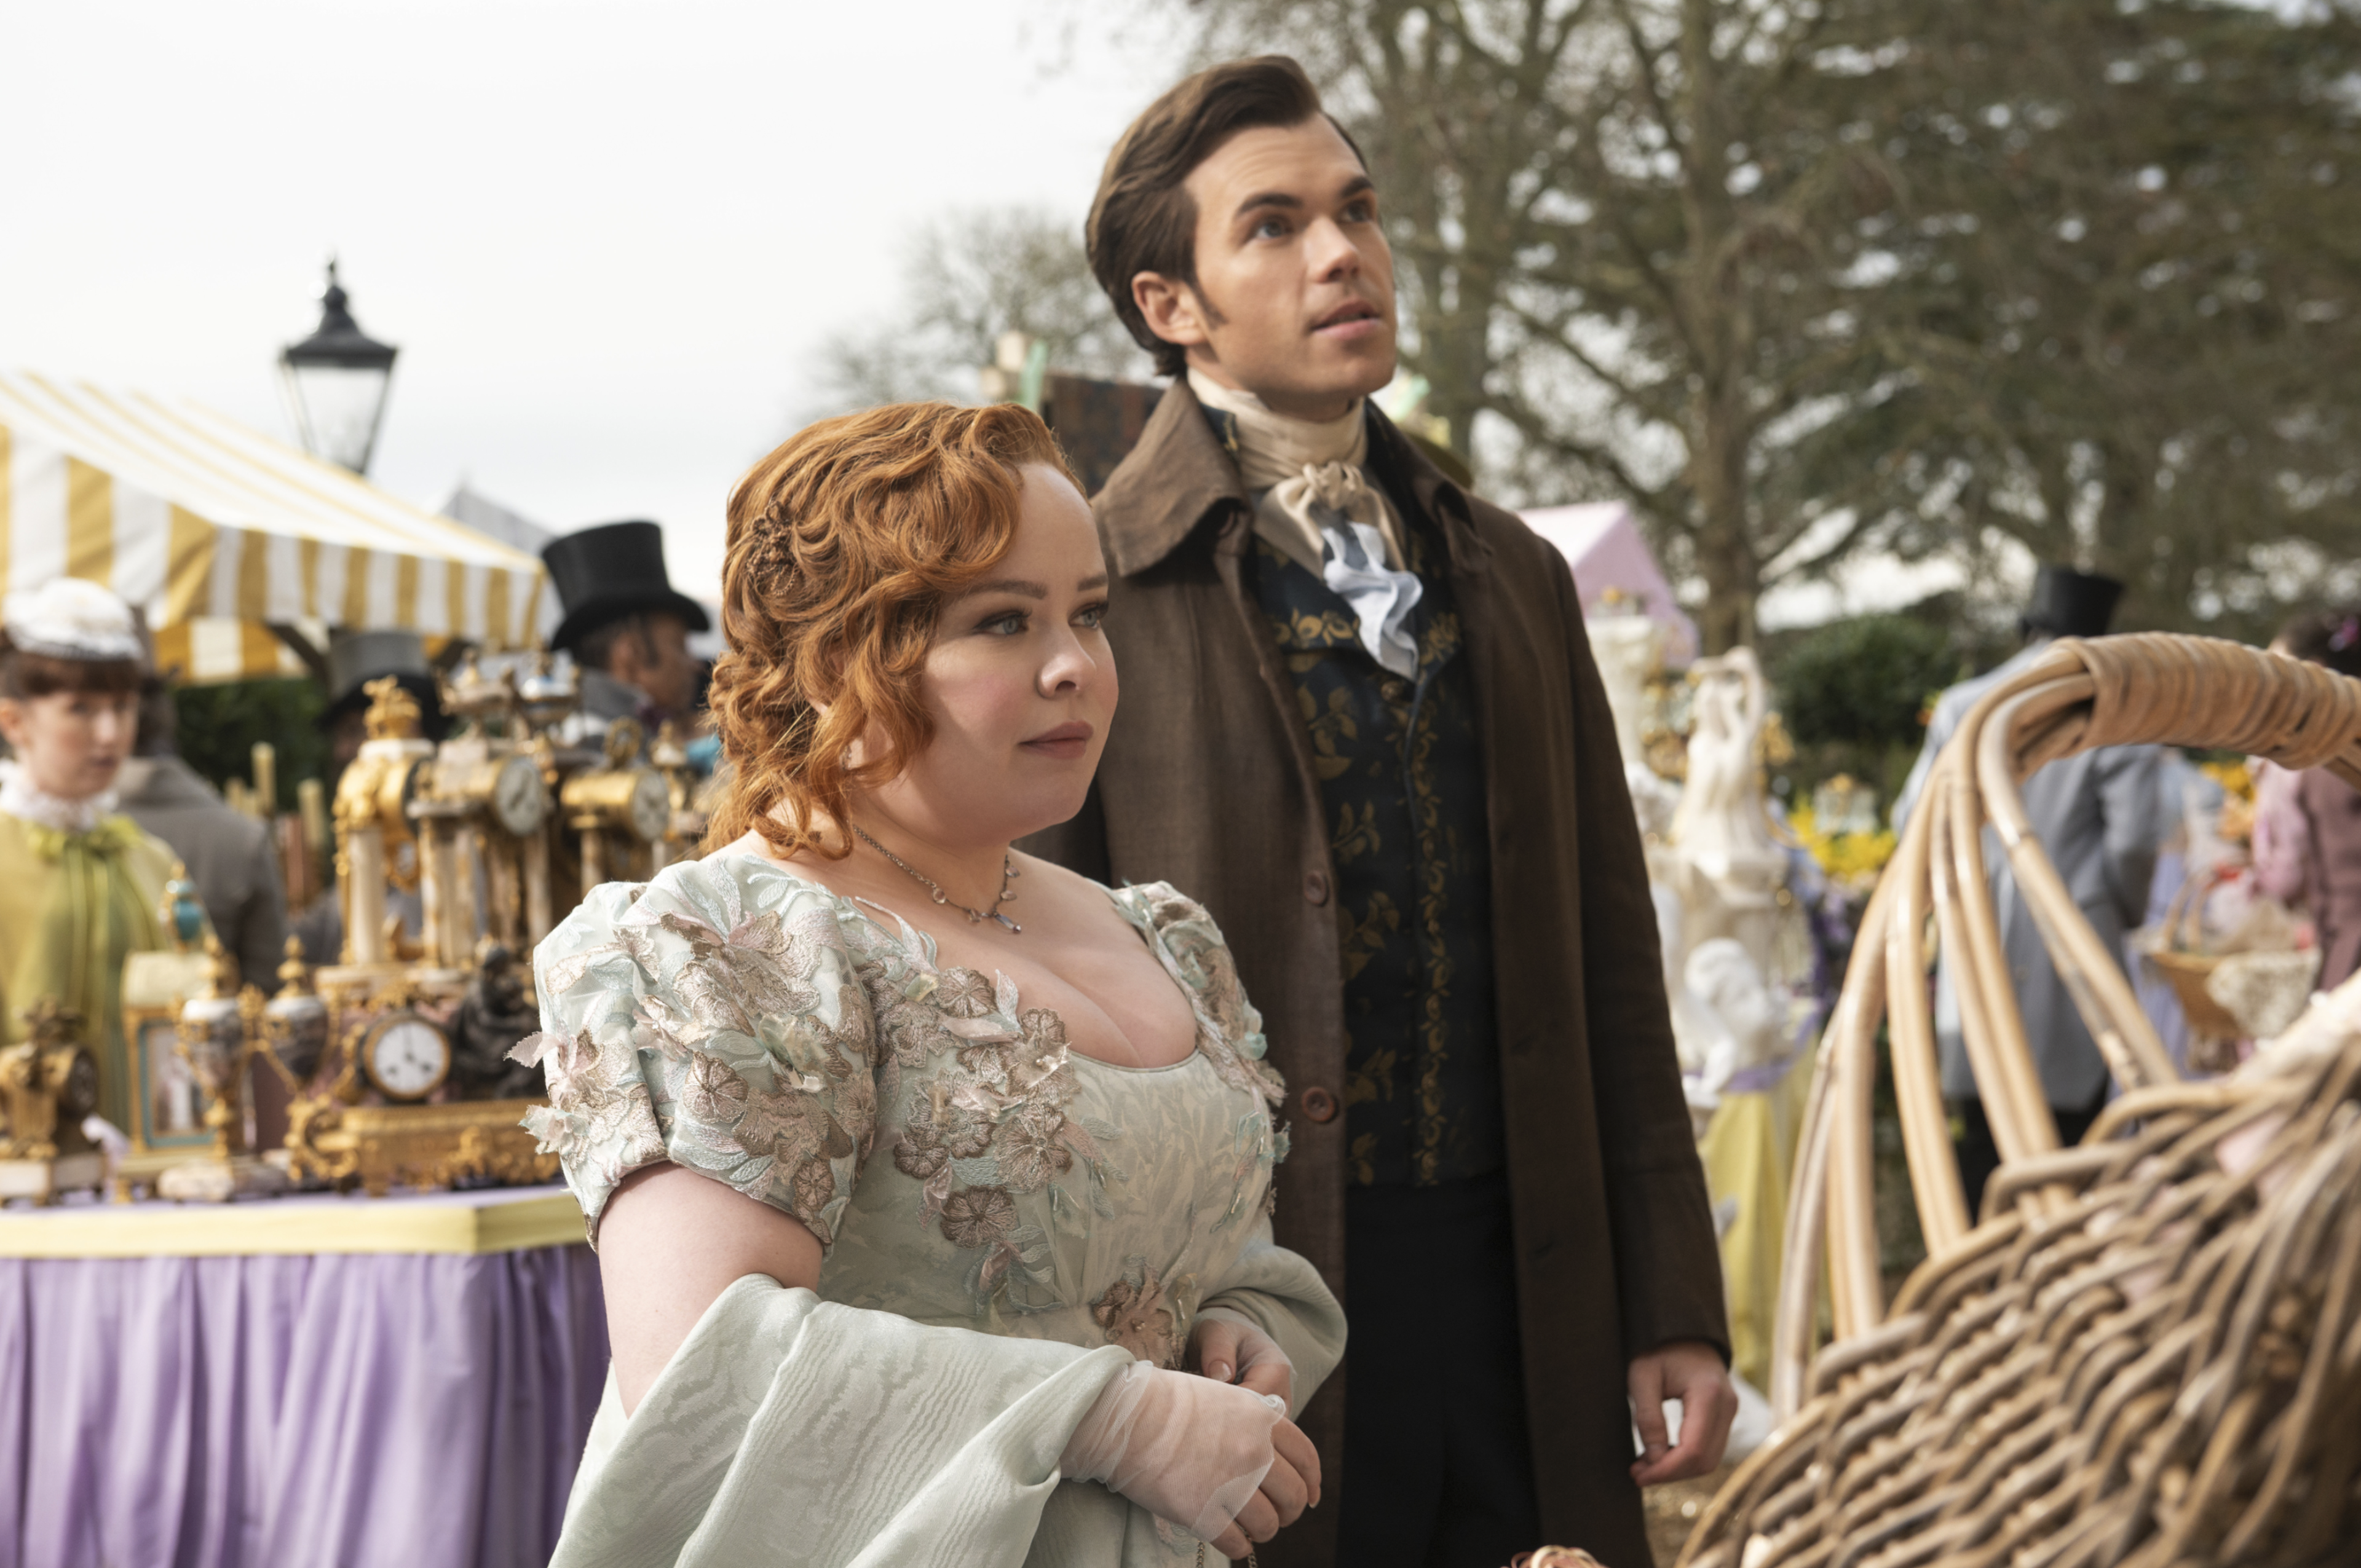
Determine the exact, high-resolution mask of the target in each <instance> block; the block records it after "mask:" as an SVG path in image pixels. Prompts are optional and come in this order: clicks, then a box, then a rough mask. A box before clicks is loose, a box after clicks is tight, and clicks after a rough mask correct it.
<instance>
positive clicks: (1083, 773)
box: [875, 464, 1115, 845]
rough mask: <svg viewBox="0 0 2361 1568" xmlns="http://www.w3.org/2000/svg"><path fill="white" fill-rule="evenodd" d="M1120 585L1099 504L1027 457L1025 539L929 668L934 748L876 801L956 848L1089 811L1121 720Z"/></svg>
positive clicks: (963, 605) (947, 635)
mask: <svg viewBox="0 0 2361 1568" xmlns="http://www.w3.org/2000/svg"><path fill="white" fill-rule="evenodd" d="M1106 593H1107V570H1106V559H1105V557H1104V555H1102V554H1100V553H1099V536H1098V529H1097V528H1096V527H1095V526H1094V525H1093V522H1092V521H1091V509H1090V507H1089V506H1088V505H1087V504H1085V503H1084V501H1083V500H1082V496H1081V494H1080V493H1079V492H1078V491H1076V490H1075V488H1074V487H1073V485H1072V484H1071V482H1069V481H1068V480H1067V478H1066V477H1065V476H1064V475H1062V474H1060V473H1059V472H1058V471H1057V470H1056V469H1054V468H1050V467H1048V466H1042V465H1038V464H1031V465H1027V466H1026V468H1025V489H1024V495H1023V499H1022V501H1021V503H1020V505H1019V509H1018V513H1017V523H1016V542H1015V544H1014V547H1013V548H1011V549H1010V551H1009V553H1008V554H1007V556H1006V558H1005V559H1004V560H1003V561H1002V562H1001V563H1000V565H998V566H997V567H995V568H994V570H993V572H992V575H991V576H990V577H989V578H987V579H986V580H985V581H983V582H982V583H980V584H978V585H977V586H976V587H973V588H972V589H970V590H969V591H968V592H967V593H966V594H964V595H962V596H961V597H960V598H956V599H953V600H952V601H950V603H949V604H947V605H945V606H944V607H943V613H942V619H941V620H940V622H939V624H938V626H937V628H936V631H935V644H934V648H933V650H932V651H931V652H928V655H927V665H926V671H925V673H924V674H923V675H922V676H921V677H920V690H921V694H922V696H923V697H924V700H925V702H926V705H927V711H928V714H929V715H930V716H931V717H932V718H933V719H934V723H935V739H934V743H933V744H932V745H930V746H928V748H927V750H926V751H924V752H923V753H921V754H920V755H919V756H918V757H917V758H916V759H915V760H914V761H913V762H911V764H910V766H909V767H908V768H907V769H906V771H905V772H904V773H903V775H902V777H900V778H899V779H896V780H895V781H894V782H893V783H892V784H887V785H885V786H884V787H883V788H881V789H879V790H878V791H877V792H876V795H875V804H876V805H877V806H880V807H882V808H883V809H884V810H885V811H886V812H887V813H888V814H890V815H891V816H892V817H895V819H896V820H897V821H898V822H900V823H901V824H902V825H903V826H904V827H905V828H907V829H909V830H910V831H912V832H914V833H917V834H918V835H920V836H921V837H923V838H926V839H930V840H932V841H933V842H936V843H939V844H945V845H964V844H997V843H1005V842H1007V841H1008V840H1010V839H1020V838H1023V837H1024V836H1025V835H1026V834H1027V833H1034V832H1038V831H1039V830H1040V829H1042V828H1049V827H1052V826H1055V825H1056V824H1058V823H1060V822H1063V821H1065V820H1066V819H1067V818H1068V817H1071V816H1073V815H1074V813H1076V812H1077V811H1080V810H1081V809H1082V802H1083V799H1084V798H1085V796H1086V795H1088V794H1089V791H1090V787H1091V777H1092V775H1093V773H1096V772H1097V771H1098V765H1099V753H1100V751H1103V750H1104V748H1105V746H1106V731H1107V722H1108V720H1109V719H1111V718H1114V717H1115V657H1114V655H1113V654H1112V653H1111V652H1109V650H1108V648H1107V640H1106V633H1105V631H1104V630H1101V628H1100V624H1099V622H1100V620H1101V618H1102V617H1103V616H1104V614H1105V611H1106Z"/></svg>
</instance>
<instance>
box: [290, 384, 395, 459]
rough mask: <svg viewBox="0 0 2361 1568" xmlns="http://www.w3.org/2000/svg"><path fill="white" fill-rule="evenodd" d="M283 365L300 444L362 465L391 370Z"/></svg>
mask: <svg viewBox="0 0 2361 1568" xmlns="http://www.w3.org/2000/svg"><path fill="white" fill-rule="evenodd" d="M286 370H287V382H288V391H289V393H290V396H291V400H292V401H293V403H294V405H295V420H296V424H297V427H298V430H299V431H300V433H302V438H303V446H304V449H305V450H306V451H308V452H310V453H311V454H312V455H313V456H314V457H318V458H320V459H322V460H324V461H325V462H329V463H334V464H336V465H337V466H340V467H345V468H349V469H351V470H352V471H353V472H354V473H356V474H357V473H360V472H362V471H363V470H364V469H366V468H367V467H368V459H369V445H370V443H371V442H372V441H374V440H375V438H376V435H377V418H378V410H379V408H380V407H381V406H382V405H383V404H384V402H385V392H386V384H387V383H388V382H389V381H390V379H391V378H392V372H391V371H390V369H379V368H376V367H346V366H342V365H290V366H288V367H286Z"/></svg>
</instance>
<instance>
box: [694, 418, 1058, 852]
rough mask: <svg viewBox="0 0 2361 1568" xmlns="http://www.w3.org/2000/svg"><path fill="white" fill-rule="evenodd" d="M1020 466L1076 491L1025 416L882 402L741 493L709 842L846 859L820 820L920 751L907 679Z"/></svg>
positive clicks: (1014, 504) (724, 629)
mask: <svg viewBox="0 0 2361 1568" xmlns="http://www.w3.org/2000/svg"><path fill="white" fill-rule="evenodd" d="M1031 463H1038V464H1043V465H1046V466H1049V467H1051V468H1054V469H1056V470H1057V471H1058V472H1059V473H1060V474H1063V475H1064V476H1065V477H1067V479H1068V480H1069V481H1071V480H1072V479H1073V477H1074V476H1073V470H1072V469H1071V468H1070V467H1069V466H1067V464H1066V459H1065V455H1064V454H1063V453H1061V452H1060V451H1059V449H1058V442H1057V438H1056V437H1055V436H1053V435H1051V434H1050V433H1049V426H1048V425H1046V424H1043V423H1042V422H1041V418H1040V416H1039V415H1038V414H1036V413H1034V412H1032V411H1030V410H1028V409H1024V408H1020V407H1018V406H1016V405H1015V404H1013V403H1003V404H998V405H996V406H994V407H990V408H959V407H955V406H954V405H952V404H950V403H894V404H889V405H887V406H886V407H884V408H878V409H871V410H869V411H866V412H863V413H857V414H846V415H844V416H842V417H841V418H838V419H830V420H822V421H821V422H819V423H818V424H815V425H813V426H811V427H810V428H808V429H807V430H805V431H802V432H801V433H797V434H796V435H795V436H793V437H791V438H789V439H788V440H787V441H786V442H785V444H783V445H781V446H780V447H779V448H778V449H777V450H776V451H774V452H773V453H772V454H771V455H769V456H767V457H765V458H763V460H762V461H761V462H760V463H757V464H756V465H755V466H753V468H752V470H751V471H750V472H749V473H748V474H747V475H746V477H744V478H743V479H741V480H740V481H739V482H738V488H736V489H735V490H733V491H731V492H730V539H729V545H728V550H727V553H726V554H725V555H724V557H723V563H722V568H721V633H722V637H723V639H724V641H726V642H727V643H728V645H729V651H728V652H725V653H723V654H722V656H721V658H720V661H719V663H716V664H715V665H714V669H713V685H712V691H711V694H710V698H709V700H710V701H711V704H712V707H713V714H714V718H715V719H716V721H717V723H718V724H719V729H720V732H721V749H722V754H723V755H724V756H725V757H726V758H727V759H728V761H729V763H730V768H731V770H732V775H733V782H732V784H731V785H730V791H729V793H728V795H727V797H726V798H725V799H724V800H723V802H722V803H721V805H720V806H719V809H718V810H716V811H715V812H714V814H713V823H712V827H711V828H710V829H709V830H708V833H707V835H706V843H707V845H708V847H711V848H718V847H719V846H720V845H723V844H727V843H729V842H730V841H731V840H733V839H737V838H739V837H741V835H743V834H744V833H745V832H746V831H747V829H749V828H752V829H754V830H756V831H758V832H760V833H761V834H762V835H763V840H764V841H765V842H766V843H768V844H769V845H770V846H771V849H772V850H773V852H774V853H776V854H778V855H779V856H781V857H783V858H784V857H785V856H788V855H793V854H796V853H798V852H800V851H802V850H817V851H818V852H819V853H821V854H825V855H830V856H832V857H841V856H842V855H843V854H844V853H845V852H846V850H847V849H848V848H849V846H847V845H845V844H843V843H838V844H836V845H834V846H833V847H832V848H831V847H830V846H829V844H828V843H827V842H826V841H825V840H823V839H820V838H819V836H818V826H819V824H820V821H821V819H823V818H825V819H826V820H827V821H829V822H836V823H841V822H844V821H846V820H848V816H847V812H848V808H849V806H850V804H851V792H852V791H853V790H854V789H856V788H862V789H866V788H873V787H875V786H876V785H878V784H884V783H887V782H889V781H891V780H892V779H894V778H895V777H896V776H897V775H898V774H899V773H901V772H902V769H903V766H904V764H905V763H906V762H907V761H908V760H909V758H910V757H912V756H913V755H915V754H917V752H919V751H924V750H925V749H926V748H927V746H928V743H929V742H930V741H932V740H933V739H934V725H933V723H932V721H931V720H930V719H929V718H928V715H927V711H926V707H925V706H924V704H923V703H922V701H921V699H920V696H919V690H918V675H919V672H920V671H921V670H922V669H923V668H924V667H925V665H926V660H927V651H928V648H929V647H930V646H931V645H932V644H933V642H934V637H935V627H936V623H937V622H938V620H939V619H940V618H941V614H942V608H943V606H944V605H945V604H946V603H948V602H949V601H950V600H951V599H954V598H958V597H959V596H960V595H961V593H963V592H964V591H966V589H967V587H968V586H969V585H971V584H972V583H974V582H977V581H979V580H980V579H981V578H982V577H983V576H984V574H986V573H987V572H989V571H991V570H992V568H993V567H994V566H995V565H998V564H999V563H1000V561H1001V560H1002V559H1003V558H1004V557H1005V556H1006V555H1007V554H1008V551H1009V547H1010V545H1011V544H1012V543H1014V542H1015V539H1016V517H1017V508H1018V504H1019V501H1020V499H1021V497H1022V495H1023V493H1024V486H1025V478H1024V472H1023V470H1024V467H1025V466H1026V465H1027V464H1031ZM1076 488H1078V489H1079V488H1081V487H1080V486H1079V485H1077V486H1076ZM856 741H865V743H866V744H865V749H864V751H863V754H862V759H861V762H860V764H859V765H858V766H850V765H848V764H847V762H846V756H847V753H848V752H850V751H851V749H852V747H853V745H854V743H855V742H856ZM782 806H784V807H785V810H784V811H782V810H781V809H780V807H782Z"/></svg>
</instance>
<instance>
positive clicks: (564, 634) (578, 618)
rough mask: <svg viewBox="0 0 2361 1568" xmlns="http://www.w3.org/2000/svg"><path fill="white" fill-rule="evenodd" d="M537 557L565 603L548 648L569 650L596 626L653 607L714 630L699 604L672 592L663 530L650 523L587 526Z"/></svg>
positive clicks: (695, 626)
mask: <svg viewBox="0 0 2361 1568" xmlns="http://www.w3.org/2000/svg"><path fill="white" fill-rule="evenodd" d="M541 558H542V560H543V561H544V562H545V563H547V565H548V566H549V576H550V580H551V581H552V582H554V583H555V584H556V585H557V599H558V602H559V603H560V604H562V605H564V606H565V607H566V619H565V620H562V621H560V622H558V624H557V630H556V632H555V634H554V635H553V636H552V637H551V638H550V640H549V645H550V646H551V647H552V648H555V649H558V650H560V651H562V652H573V651H574V648H575V645H576V644H577V643H579V642H580V641H582V640H583V639H584V638H585V637H588V636H589V635H590V633H592V632H594V631H596V630H598V629H599V628H600V627H602V626H605V625H608V624H609V623H610V622H613V621H617V620H621V619H623V617H625V616H627V615H645V614H648V613H650V612H653V611H661V612H663V613H664V614H665V615H676V616H678V617H680V619H681V620H684V621H686V623H687V625H688V629H689V630H691V631H708V630H711V629H712V626H713V622H712V621H711V620H709V619H708V617H707V616H706V613H705V607H704V606H703V605H701V604H699V603H697V601H696V600H695V599H693V598H689V597H688V596H687V595H686V594H683V593H675V592H674V591H673V586H672V579H671V578H670V577H668V576H665V575H664V530H663V529H661V528H658V527H657V526H656V525H655V524H654V523H653V522H609V523H601V524H600V525H599V526H598V527H596V528H586V529H583V530H582V531H581V532H577V533H569V534H567V535H566V536H565V537H564V538H562V539H556V540H553V541H551V542H550V544H549V547H548V548H547V549H545V550H544V551H543V552H542V553H541Z"/></svg>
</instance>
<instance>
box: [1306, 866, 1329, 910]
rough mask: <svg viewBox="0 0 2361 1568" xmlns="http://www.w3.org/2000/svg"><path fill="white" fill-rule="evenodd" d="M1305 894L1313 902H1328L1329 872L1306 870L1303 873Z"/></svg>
mask: <svg viewBox="0 0 2361 1568" xmlns="http://www.w3.org/2000/svg"><path fill="white" fill-rule="evenodd" d="M1303 896H1304V897H1305V898H1307V899H1309V900H1310V901H1311V902H1312V903H1313V904H1325V903H1327V902H1328V873H1327V872H1304V873H1303Z"/></svg>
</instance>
